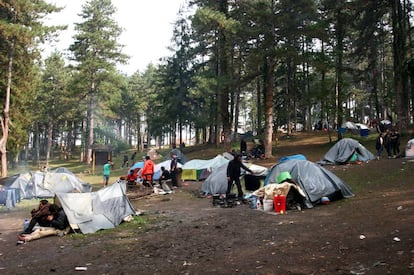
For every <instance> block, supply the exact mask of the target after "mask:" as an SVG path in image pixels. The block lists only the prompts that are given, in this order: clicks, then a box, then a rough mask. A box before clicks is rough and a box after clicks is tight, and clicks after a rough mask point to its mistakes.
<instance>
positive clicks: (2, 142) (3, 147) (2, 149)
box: [0, 41, 15, 177]
mask: <svg viewBox="0 0 414 275" xmlns="http://www.w3.org/2000/svg"><path fill="white" fill-rule="evenodd" d="M14 47H15V44H14V41H12V43H11V45H10V49H9V64H8V65H7V86H6V98H5V100H4V109H3V116H2V117H0V119H1V130H2V136H1V139H0V154H1V176H2V177H7V176H8V174H7V173H8V169H7V139H8V138H9V123H10V117H9V111H10V91H11V80H12V75H13V58H14Z"/></svg>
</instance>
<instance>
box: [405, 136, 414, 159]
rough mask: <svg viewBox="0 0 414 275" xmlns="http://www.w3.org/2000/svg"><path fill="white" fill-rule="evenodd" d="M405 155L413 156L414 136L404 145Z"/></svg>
mask: <svg viewBox="0 0 414 275" xmlns="http://www.w3.org/2000/svg"><path fill="white" fill-rule="evenodd" d="M405 157H406V158H413V157H414V138H413V139H410V140H409V141H408V142H407V145H406V146H405Z"/></svg>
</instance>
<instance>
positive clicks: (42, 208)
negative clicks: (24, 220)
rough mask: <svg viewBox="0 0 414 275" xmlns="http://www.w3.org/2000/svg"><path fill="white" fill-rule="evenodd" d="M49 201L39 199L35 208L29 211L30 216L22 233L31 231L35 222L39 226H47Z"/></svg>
mask: <svg viewBox="0 0 414 275" xmlns="http://www.w3.org/2000/svg"><path fill="white" fill-rule="evenodd" d="M49 207H50V203H49V201H48V200H41V201H40V202H39V206H38V208H37V209H32V211H31V212H30V214H31V216H32V218H31V220H30V223H29V226H28V227H27V228H26V229H25V230H24V232H23V233H25V234H30V233H32V230H33V227H35V225H36V224H39V225H40V226H49V223H50V221H49V220H48V216H49V215H50V210H49Z"/></svg>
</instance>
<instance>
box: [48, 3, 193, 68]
mask: <svg viewBox="0 0 414 275" xmlns="http://www.w3.org/2000/svg"><path fill="white" fill-rule="evenodd" d="M47 2H49V3H53V4H55V5H56V6H59V7H65V9H63V10H62V11H61V12H59V13H57V14H54V15H53V16H51V17H50V18H51V20H50V23H47V24H53V25H68V29H67V30H66V31H62V32H61V33H60V35H59V42H57V43H54V44H53V45H49V46H46V49H45V54H46V55H48V54H50V52H51V51H52V50H53V49H57V50H59V51H61V52H63V53H66V52H67V48H68V47H69V45H70V44H72V43H73V39H72V36H73V34H74V31H73V27H74V26H73V23H80V22H81V18H80V17H79V16H78V14H79V13H80V12H81V10H82V5H84V3H86V0H47ZM184 3H185V0H112V4H113V5H114V6H115V7H116V8H117V13H116V16H115V19H116V21H117V22H118V25H119V26H120V27H122V28H123V29H124V31H123V33H122V35H121V37H120V41H119V43H120V44H122V45H124V49H123V52H124V53H125V54H127V55H129V56H130V59H129V64H128V65H122V66H119V67H118V69H119V70H120V71H122V72H124V73H126V74H128V75H131V74H133V73H134V72H136V71H137V70H139V71H140V72H143V71H144V70H145V69H146V67H147V65H148V64H149V63H153V64H157V63H158V62H159V59H160V58H162V57H166V56H170V55H171V52H170V51H168V49H167V47H168V46H170V45H171V42H170V41H171V38H172V30H173V23H174V21H175V20H176V19H177V14H178V11H179V9H180V7H181V6H183V5H184Z"/></svg>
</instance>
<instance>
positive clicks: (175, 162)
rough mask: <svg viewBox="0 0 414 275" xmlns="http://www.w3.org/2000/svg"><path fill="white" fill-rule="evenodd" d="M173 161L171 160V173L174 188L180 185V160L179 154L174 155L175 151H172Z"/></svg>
mask: <svg viewBox="0 0 414 275" xmlns="http://www.w3.org/2000/svg"><path fill="white" fill-rule="evenodd" d="M170 157H171V162H170V175H171V185H172V187H173V188H177V187H178V182H177V176H178V171H177V168H178V160H177V156H176V155H174V152H173V151H171V152H170Z"/></svg>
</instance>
